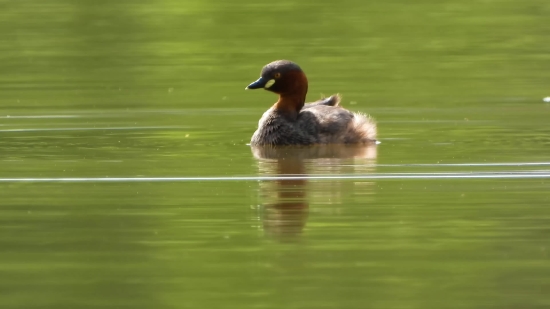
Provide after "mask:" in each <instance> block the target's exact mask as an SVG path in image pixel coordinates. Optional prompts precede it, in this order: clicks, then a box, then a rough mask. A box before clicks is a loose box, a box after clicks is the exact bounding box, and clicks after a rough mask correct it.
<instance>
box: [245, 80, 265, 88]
mask: <svg viewBox="0 0 550 309" xmlns="http://www.w3.org/2000/svg"><path fill="white" fill-rule="evenodd" d="M267 81H268V80H267V79H265V78H263V77H260V78H258V80H257V81H255V82H253V83H252V84H250V85H248V86H247V87H246V88H244V89H246V90H247V89H260V88H263V87H265V84H266V83H267Z"/></svg>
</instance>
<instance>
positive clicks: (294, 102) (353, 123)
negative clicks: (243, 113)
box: [246, 60, 376, 146]
mask: <svg viewBox="0 0 550 309" xmlns="http://www.w3.org/2000/svg"><path fill="white" fill-rule="evenodd" d="M307 87H308V81H307V78H306V75H305V74H304V72H303V71H302V69H300V67H299V66H298V65H297V64H295V63H293V62H291V61H288V60H278V61H274V62H271V63H269V64H267V65H266V66H265V67H264V68H263V69H262V72H261V76H260V78H259V79H258V80H257V81H255V82H253V83H252V84H250V85H248V87H246V89H259V88H264V89H266V90H268V91H271V92H274V93H276V94H278V95H279V100H277V102H276V103H275V104H274V105H273V106H272V107H271V108H270V109H268V110H267V111H266V112H265V113H264V114H263V116H262V118H261V119H260V121H259V123H258V129H257V130H256V132H254V135H253V136H252V140H251V141H250V143H251V145H273V146H275V145H311V144H341V143H345V144H358V143H373V142H375V141H376V123H375V122H374V120H373V119H372V118H370V117H369V116H366V115H363V114H360V113H353V112H350V111H348V110H346V109H344V108H342V107H341V106H340V100H341V98H340V95H338V94H336V95H332V96H330V97H328V98H325V99H321V100H318V101H315V102H312V103H308V104H305V99H306V94H307Z"/></svg>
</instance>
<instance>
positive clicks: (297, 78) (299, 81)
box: [273, 71, 308, 119]
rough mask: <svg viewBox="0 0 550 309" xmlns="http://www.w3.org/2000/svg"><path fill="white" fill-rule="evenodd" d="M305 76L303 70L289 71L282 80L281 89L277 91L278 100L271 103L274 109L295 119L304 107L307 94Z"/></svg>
mask: <svg viewBox="0 0 550 309" xmlns="http://www.w3.org/2000/svg"><path fill="white" fill-rule="evenodd" d="M307 86H308V83H307V78H306V75H305V74H304V72H302V71H295V72H289V74H288V75H287V76H286V80H285V81H284V82H283V87H282V89H283V91H281V92H279V93H278V94H279V100H277V103H275V105H273V107H274V109H275V110H277V111H278V112H280V113H283V114H284V115H285V116H287V117H289V118H291V119H296V118H297V117H298V113H300V110H301V109H302V107H304V104H305V101H306V94H307Z"/></svg>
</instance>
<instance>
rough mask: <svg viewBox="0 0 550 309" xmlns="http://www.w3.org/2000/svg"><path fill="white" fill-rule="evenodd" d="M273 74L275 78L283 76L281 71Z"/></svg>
mask: <svg viewBox="0 0 550 309" xmlns="http://www.w3.org/2000/svg"><path fill="white" fill-rule="evenodd" d="M273 76H274V77H275V78H279V77H281V73H279V72H277V73H275V75H273Z"/></svg>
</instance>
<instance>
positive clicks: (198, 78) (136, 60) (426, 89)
mask: <svg viewBox="0 0 550 309" xmlns="http://www.w3.org/2000/svg"><path fill="white" fill-rule="evenodd" d="M0 6H1V7H0V8H1V12H0V16H1V18H0V22H1V25H0V38H1V42H0V44H1V51H0V70H1V72H2V74H1V76H0V78H1V79H0V87H1V88H0V89H1V91H2V99H1V101H0V104H1V107H2V108H4V109H20V108H50V107H52V108H53V107H57V108H141V107H147V108H165V107H198V108H210V107H250V106H256V105H257V104H258V103H260V102H262V101H263V100H261V99H260V98H263V97H259V96H254V95H251V94H248V93H243V91H242V90H243V89H244V87H245V86H246V85H247V84H248V82H249V81H251V80H253V79H254V78H255V77H256V76H257V75H258V74H259V71H260V69H261V67H262V66H263V65H264V64H266V63H268V62H270V61H273V60H276V59H290V60H293V61H295V62H297V63H299V64H300V65H301V66H302V67H303V69H304V70H305V71H306V73H307V74H308V76H309V79H310V83H311V85H310V97H309V98H310V99H316V98H317V97H318V96H319V94H320V93H325V94H330V93H335V92H340V93H342V94H343V95H344V97H345V99H346V100H349V101H356V102H360V104H368V106H385V107H400V106H405V107H410V106H434V107H448V106H455V105H464V104H476V105H477V104H480V103H481V102H483V104H484V105H493V106H494V105H496V102H498V101H501V100H510V99H519V100H527V99H535V100H540V99H541V98H542V97H544V96H547V95H548V93H547V91H548V76H549V75H548V74H549V73H548V72H549V70H550V43H549V40H548V39H547V38H548V33H550V25H549V24H548V23H547V22H546V21H547V17H548V14H549V13H550V5H549V4H548V1H544V0H530V1H513V0H492V1H431V0H428V1H414V2H410V1H396V0H391V1H383V2H364V1H352V0H343V1H338V2H333V1H284V0H283V1H263V2H262V1H234V2H224V1H202V0H201V1H192V0H186V1H170V0H155V1H150V0H149V1H148V0H144V1H127V0H121V1H92V0H82V1H63V0H51V1H2V2H1V3H0ZM268 102H269V101H268Z"/></svg>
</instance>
